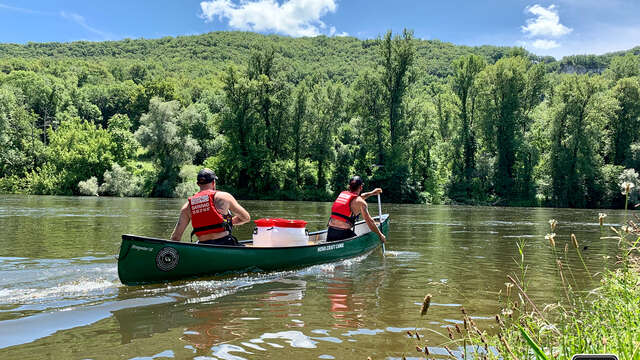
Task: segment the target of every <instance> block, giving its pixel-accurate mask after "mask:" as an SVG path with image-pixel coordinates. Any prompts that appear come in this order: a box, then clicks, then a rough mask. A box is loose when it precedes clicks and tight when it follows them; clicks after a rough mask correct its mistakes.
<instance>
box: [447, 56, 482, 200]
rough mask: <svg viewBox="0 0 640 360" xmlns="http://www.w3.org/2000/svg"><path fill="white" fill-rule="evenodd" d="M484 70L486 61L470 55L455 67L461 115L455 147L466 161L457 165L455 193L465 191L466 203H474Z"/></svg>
mask: <svg viewBox="0 0 640 360" xmlns="http://www.w3.org/2000/svg"><path fill="white" fill-rule="evenodd" d="M484 67H485V61H484V59H482V58H481V57H479V56H477V55H468V56H465V57H462V58H459V59H457V60H456V61H455V62H454V63H453V68H454V75H453V78H452V82H451V88H452V90H453V93H454V94H455V96H456V106H457V107H458V113H459V114H460V119H459V120H460V125H459V131H458V132H457V136H456V140H455V143H456V145H457V146H456V147H457V148H458V149H459V150H461V151H462V153H461V154H457V158H462V161H459V162H456V163H455V164H454V169H455V171H454V174H453V179H452V183H453V184H452V186H451V189H452V191H453V193H454V194H457V193H458V192H460V190H461V192H462V195H463V199H471V192H472V185H471V183H472V178H473V173H474V170H475V154H476V130H475V128H474V126H476V124H475V118H476V115H477V110H476V99H477V93H478V91H477V89H476V88H475V86H474V83H475V80H476V78H477V76H478V74H479V73H480V72H481V71H482V70H483V69H484ZM458 189H459V190H458ZM454 196H455V195H454Z"/></svg>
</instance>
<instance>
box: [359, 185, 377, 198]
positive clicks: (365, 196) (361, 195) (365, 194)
mask: <svg viewBox="0 0 640 360" xmlns="http://www.w3.org/2000/svg"><path fill="white" fill-rule="evenodd" d="M381 193H382V189H380V188H375V189H373V191H370V192H366V193H362V194H360V197H361V198H363V199H365V200H367V199H368V198H370V197H371V196H373V195H378V194H381Z"/></svg>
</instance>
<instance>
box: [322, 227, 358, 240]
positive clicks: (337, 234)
mask: <svg viewBox="0 0 640 360" xmlns="http://www.w3.org/2000/svg"><path fill="white" fill-rule="evenodd" d="M354 236H356V233H354V232H353V230H351V229H337V228H334V227H331V226H329V228H328V229H327V241H338V240H344V239H348V238H352V237H354Z"/></svg>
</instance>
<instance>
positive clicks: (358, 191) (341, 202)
mask: <svg viewBox="0 0 640 360" xmlns="http://www.w3.org/2000/svg"><path fill="white" fill-rule="evenodd" d="M363 186H364V184H363V183H362V179H361V178H360V176H354V177H352V178H351V179H350V180H349V190H348V191H343V192H341V193H340V195H338V198H337V199H336V201H335V202H334V203H333V206H331V217H330V218H329V224H328V229H327V241H337V240H343V239H348V238H351V237H354V236H356V233H355V232H354V231H353V227H354V226H355V224H356V221H357V220H358V218H359V217H360V214H362V216H363V217H364V220H365V221H366V223H367V225H369V229H371V231H373V232H375V233H376V234H378V237H379V238H380V240H381V241H382V242H385V241H386V240H387V238H386V237H385V236H384V234H382V232H380V229H378V227H377V226H376V223H375V222H374V221H373V219H372V218H371V215H369V210H368V206H367V202H366V201H365V200H366V199H367V198H368V197H370V196H373V195H378V194H380V193H382V189H380V188H376V189H374V190H373V191H371V192H368V193H362V188H363Z"/></svg>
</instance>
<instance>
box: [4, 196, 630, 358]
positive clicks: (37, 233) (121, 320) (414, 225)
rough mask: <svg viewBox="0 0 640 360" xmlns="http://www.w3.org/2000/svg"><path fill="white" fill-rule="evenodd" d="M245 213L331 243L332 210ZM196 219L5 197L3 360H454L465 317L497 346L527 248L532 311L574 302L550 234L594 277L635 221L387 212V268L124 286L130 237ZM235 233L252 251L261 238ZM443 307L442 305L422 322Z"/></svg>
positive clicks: (550, 214)
mask: <svg viewBox="0 0 640 360" xmlns="http://www.w3.org/2000/svg"><path fill="white" fill-rule="evenodd" d="M241 203H242V204H243V205H244V206H245V208H247V209H248V210H249V211H250V213H251V215H252V217H253V218H254V219H256V218H260V217H287V218H299V219H304V220H306V221H308V222H309V225H308V229H309V230H318V229H321V228H322V227H323V226H324V225H325V224H326V219H327V214H328V213H329V211H330V204H329V203H314V202H274V201H268V202H267V201H242V202H241ZM182 204H183V200H178V199H138V198H136V199H129V198H123V199H121V198H102V197H100V198H98V197H96V198H93V197H47V196H0V229H1V231H0V247H1V248H2V250H1V252H0V358H1V359H21V360H22V359H45V358H46V359H87V358H90V359H171V358H175V359H191V358H197V359H258V358H259V359H283V358H292V359H352V358H353V359H355V358H359V359H366V358H367V357H368V356H371V358H372V359H385V358H386V359H399V358H401V356H402V354H403V353H404V354H406V356H407V358H411V356H416V355H417V353H416V352H415V343H414V342H412V340H411V339H409V338H408V336H407V335H406V330H407V329H411V330H413V329H414V328H416V327H418V328H419V329H421V330H420V333H421V334H423V336H425V337H426V338H427V341H428V344H429V345H430V346H431V347H432V352H435V353H436V355H438V354H440V355H444V352H443V351H442V349H441V348H438V345H439V344H442V343H444V342H446V341H447V339H446V337H445V336H442V335H439V334H445V335H446V329H445V327H446V326H451V325H453V324H455V323H458V322H460V320H461V314H460V307H461V306H464V307H465V308H466V309H467V311H468V312H469V313H471V315H472V317H473V318H474V319H476V323H478V326H479V327H480V328H482V329H488V330H489V331H491V328H492V327H493V326H494V321H493V317H494V316H495V314H496V313H498V312H499V311H500V309H501V306H500V305H501V304H500V301H499V299H500V295H499V293H498V292H499V291H500V290H501V289H504V283H505V282H506V281H507V280H506V275H507V274H519V273H520V269H519V267H518V264H516V262H515V259H517V258H519V255H518V251H517V247H516V244H517V243H518V241H524V243H525V245H524V249H525V250H524V253H525V262H526V263H527V264H528V270H527V279H528V280H529V294H530V296H531V297H532V298H534V299H535V301H536V302H538V303H539V304H544V303H550V302H555V301H558V300H559V299H560V298H561V297H562V296H563V294H564V292H563V290H562V289H563V288H562V285H561V281H560V279H559V277H558V275H557V272H556V267H555V261H554V258H553V256H552V253H551V250H550V248H549V244H548V242H547V241H545V240H544V235H545V234H546V233H547V232H548V230H549V225H548V220H549V219H551V218H555V219H557V220H558V222H559V225H558V229H557V232H558V234H559V235H558V237H557V238H556V243H557V246H558V247H559V248H560V249H563V248H564V246H565V244H566V243H567V242H569V234H570V233H572V232H573V233H575V234H576V235H577V237H578V239H579V241H580V246H581V247H582V246H586V247H587V249H586V250H585V251H584V252H583V257H584V260H585V262H586V264H587V266H588V267H589V270H590V271H591V273H596V272H598V271H601V270H602V269H603V268H604V267H605V266H606V264H607V263H610V262H611V260H606V256H613V255H615V254H616V248H617V247H616V243H615V241H614V240H607V239H600V238H601V237H602V236H609V235H610V233H609V232H608V230H607V229H606V228H607V227H608V225H619V224H621V223H622V222H623V220H624V212H622V211H612V210H609V211H606V212H607V214H608V217H607V218H606V225H607V226H605V229H604V230H603V229H601V228H600V226H599V224H598V212H599V211H598V210H573V209H544V208H492V207H461V206H425V205H392V204H384V205H383V211H384V212H385V213H389V214H390V217H391V225H390V230H389V236H388V242H387V247H386V248H387V254H386V256H383V255H382V252H381V251H380V250H377V251H374V252H372V253H369V254H366V255H364V256H361V257H359V258H355V259H349V260H345V261H341V262H337V263H332V264H325V265H318V266H312V267H308V268H304V269H301V270H296V271H286V272H276V273H266V274H256V273H253V274H239V275H236V276H227V277H223V278H207V279H200V280H195V281H182V282H174V283H170V284H158V285H147V286H134V287H127V286H124V285H122V284H121V283H120V281H119V280H118V274H117V264H116V259H115V254H117V253H118V249H119V246H120V236H121V235H122V234H126V233H131V234H137V235H145V236H152V237H160V238H167V237H168V236H169V235H170V234H171V231H172V229H173V226H174V224H175V222H176V219H177V216H178V212H179V209H180V207H181V205H182ZM371 208H372V209H375V206H371ZM372 211H374V210H372ZM375 211H377V209H376V210H375ZM235 230H236V235H237V236H238V238H240V239H248V238H250V236H251V232H252V230H253V228H252V226H251V225H244V226H240V227H237V228H236V229H235ZM189 231H190V229H189ZM183 241H189V239H188V236H187V235H185V236H184V238H183ZM570 249H571V248H570ZM567 265H569V266H570V267H571V269H572V271H573V274H574V276H575V278H576V281H577V284H578V287H579V288H580V289H583V290H588V289H591V288H594V287H596V286H597V276H596V279H593V280H592V279H590V278H589V277H588V276H587V275H586V272H585V271H584V269H583V267H582V265H581V262H580V260H579V258H578V256H577V255H576V253H575V252H574V251H573V250H572V249H571V250H570V251H569V253H568V264H567ZM567 265H565V266H567ZM427 293H431V294H433V300H432V305H431V308H430V309H429V312H428V314H427V316H425V317H424V318H422V319H421V318H420V315H419V311H420V304H421V302H422V298H423V297H424V295H425V294H427ZM442 357H443V356H442Z"/></svg>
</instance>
